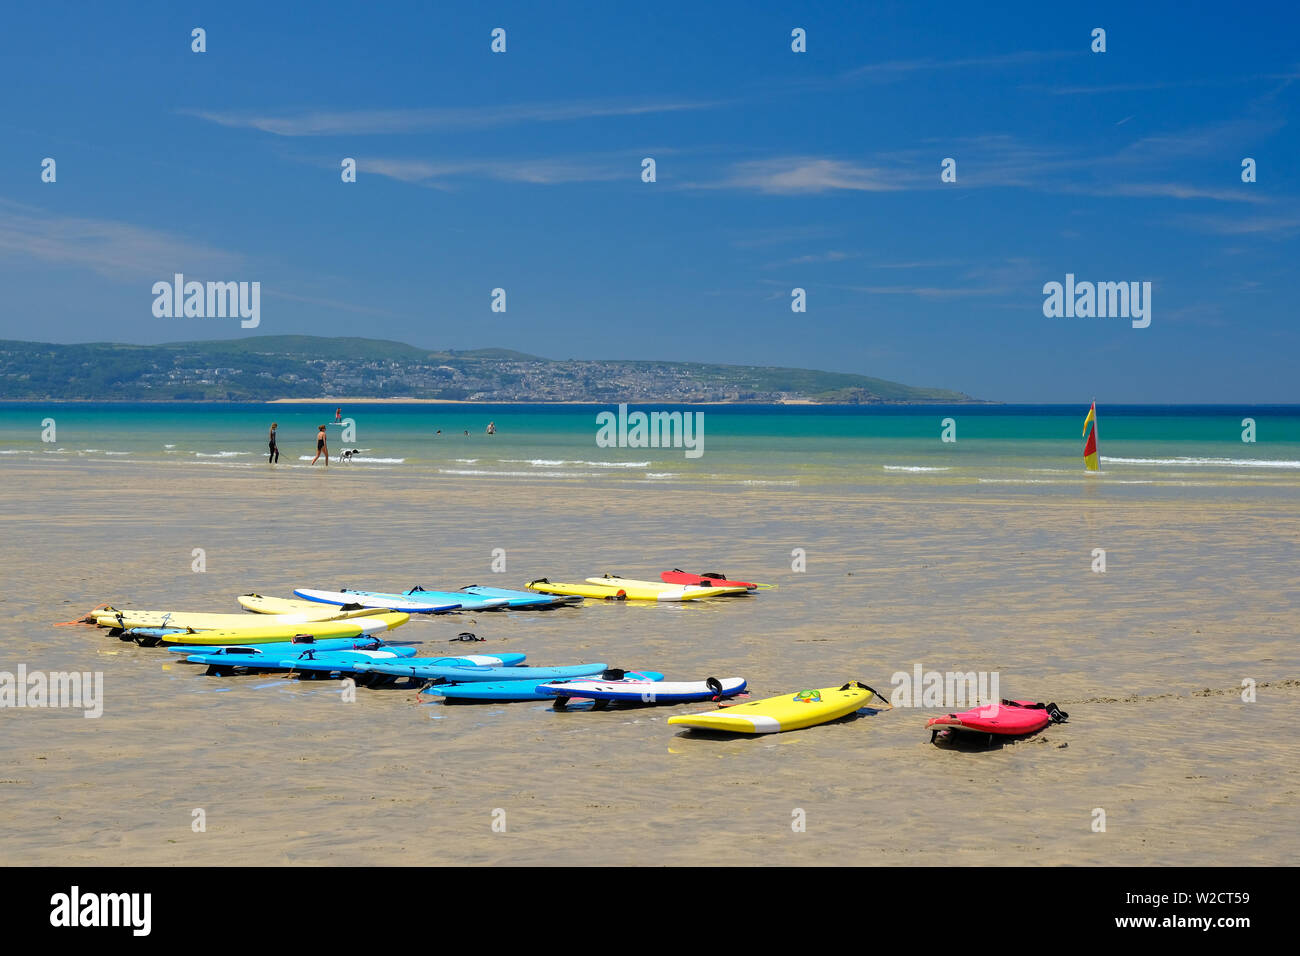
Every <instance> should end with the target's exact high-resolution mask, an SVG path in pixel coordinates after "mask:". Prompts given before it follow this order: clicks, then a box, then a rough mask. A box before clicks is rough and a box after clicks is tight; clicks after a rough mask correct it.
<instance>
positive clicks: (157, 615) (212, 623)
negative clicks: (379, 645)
mask: <svg viewBox="0 0 1300 956" xmlns="http://www.w3.org/2000/svg"><path fill="white" fill-rule="evenodd" d="M319 607H320V608H321V610H319V611H314V612H304V613H300V614H221V613H214V614H209V613H207V612H204V611H143V610H136V609H134V608H121V609H119V608H114V607H109V608H100V609H99V610H97V611H94V612H93V614H94V617H95V623H96V624H98V625H99V626H100V627H111V628H124V629H125V628H128V627H175V628H182V629H184V628H190V629H193V630H196V631H215V630H218V629H220V630H238V629H240V628H245V627H248V628H261V627H268V626H270V625H273V624H285V625H292V624H310V623H314V622H319V621H334V620H339V619H340V618H339V616H338V614H337V613H336V612H335V611H332V610H330V608H329V607H328V606H327V605H323V604H322V605H319ZM342 619H343V620H348V619H350V618H348V617H344V618H342Z"/></svg>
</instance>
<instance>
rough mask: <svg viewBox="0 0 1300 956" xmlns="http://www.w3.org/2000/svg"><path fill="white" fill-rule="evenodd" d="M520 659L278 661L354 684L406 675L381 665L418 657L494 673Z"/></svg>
mask: <svg viewBox="0 0 1300 956" xmlns="http://www.w3.org/2000/svg"><path fill="white" fill-rule="evenodd" d="M523 660H524V655H523V654H495V655H493V654H469V655H466V656H465V657H420V658H417V657H407V658H403V659H401V660H388V661H386V660H382V659H378V658H375V659H371V660H359V659H357V660H350V661H337V660H333V659H331V658H328V657H326V658H324V659H316V658H307V657H297V658H292V659H286V660H285V661H283V662H282V663H285V664H290V665H292V666H291V667H288V668H286V669H287V670H293V671H298V672H301V673H302V674H304V675H309V676H316V675H320V674H350V675H352V676H353V677H355V678H356V680H357V683H358V684H371V685H383V684H386V683H393V682H395V681H397V680H399V679H401V678H403V677H406V678H410V677H411V675H410V674H406V673H391V672H390V671H389V670H388V669H386V668H385V667H384V666H382V665H386V664H392V665H397V664H413V663H414V662H416V661H421V662H422V664H421V665H420V666H424V667H429V666H438V667H445V668H449V669H455V670H457V671H459V672H468V671H477V670H490V671H492V672H494V673H509V672H512V671H515V670H517V669H518V668H517V667H516V665H517V664H520V663H522V662H523Z"/></svg>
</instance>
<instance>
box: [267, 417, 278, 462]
mask: <svg viewBox="0 0 1300 956" xmlns="http://www.w3.org/2000/svg"><path fill="white" fill-rule="evenodd" d="M279 427H280V423H279V422H271V434H270V435H269V436H267V437H268V438H270V444H271V455H270V457H269V458H267V459H266V461H267V464H274V465H278V464H279V463H280V446H279V445H277V444H276V443H275V430H276V429H277V428H279Z"/></svg>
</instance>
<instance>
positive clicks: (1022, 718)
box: [925, 700, 1070, 741]
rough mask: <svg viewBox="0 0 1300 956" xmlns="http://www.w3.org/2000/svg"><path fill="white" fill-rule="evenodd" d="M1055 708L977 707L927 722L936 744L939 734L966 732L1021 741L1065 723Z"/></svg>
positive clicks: (1026, 703) (1027, 704) (1021, 703)
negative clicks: (1054, 723)
mask: <svg viewBox="0 0 1300 956" xmlns="http://www.w3.org/2000/svg"><path fill="white" fill-rule="evenodd" d="M1069 716H1070V715H1069V714H1066V713H1063V712H1062V711H1061V710H1059V709H1058V708H1057V706H1056V705H1055V704H1035V703H1034V702H1033V701H1030V700H1004V701H1002V702H1001V703H1000V704H987V705H985V706H984V707H975V708H973V709H971V710H967V711H963V712H962V713H960V714H946V715H944V716H943V717H931V718H930V719H929V720H928V721H926V723H925V726H926V729H928V730H929V731H930V739H931V740H932V741H933V740H934V738H935V736H936V735H938V734H939V732H940V731H945V730H947V731H966V732H969V733H977V734H997V735H999V736H1002V737H1022V736H1024V735H1025V734H1034V733H1037V732H1038V731H1040V730H1042V729H1043V728H1044V727H1046V726H1047V725H1048V724H1050V723H1051V722H1052V721H1057V722H1058V723H1059V722H1060V721H1063V720H1065V719H1066V718H1067V717H1069Z"/></svg>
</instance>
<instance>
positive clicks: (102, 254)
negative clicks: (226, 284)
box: [0, 199, 245, 279]
mask: <svg viewBox="0 0 1300 956" xmlns="http://www.w3.org/2000/svg"><path fill="white" fill-rule="evenodd" d="M0 256H4V257H7V258H18V257H27V258H33V259H39V260H41V261H43V262H49V263H54V264H62V265H72V266H80V267H84V268H88V269H92V270H94V271H95V272H97V273H99V274H100V275H104V276H108V277H109V278H113V279H138V278H153V279H160V278H164V277H170V276H171V274H172V273H173V272H187V273H191V274H201V273H206V274H211V275H216V274H218V273H222V274H233V270H237V269H239V268H240V267H241V266H244V265H245V260H244V257H243V256H242V255H240V254H238V253H234V252H228V251H226V250H223V249H217V248H215V247H213V246H210V245H207V244H206V243H202V242H196V241H194V240H192V239H188V238H186V237H184V236H180V235H176V234H175V233H171V232H167V231H164V230H160V229H150V228H146V227H143V226H136V225H132V224H130V223H125V222H117V221H114V220H110V219H91V218H86V217H74V216H60V215H55V214H51V213H48V212H45V211H44V210H41V209H36V208H33V207H31V206H26V205H22V204H20V203H15V202H11V201H9V200H6V199H0Z"/></svg>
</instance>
